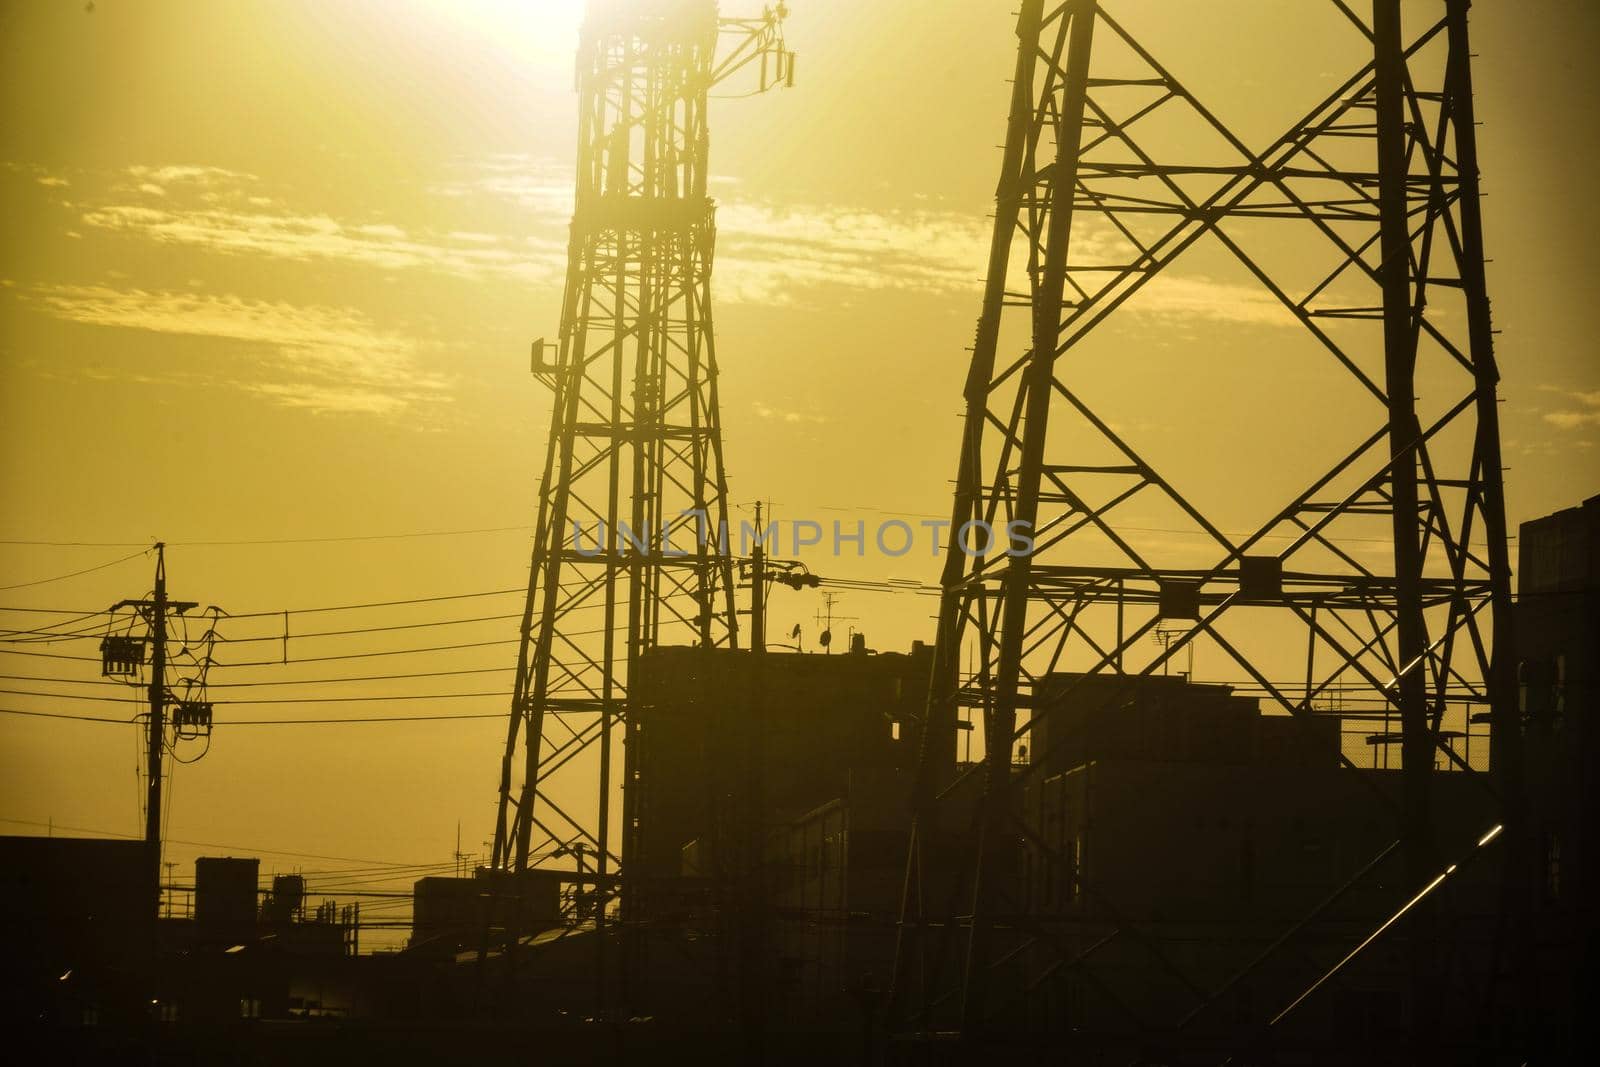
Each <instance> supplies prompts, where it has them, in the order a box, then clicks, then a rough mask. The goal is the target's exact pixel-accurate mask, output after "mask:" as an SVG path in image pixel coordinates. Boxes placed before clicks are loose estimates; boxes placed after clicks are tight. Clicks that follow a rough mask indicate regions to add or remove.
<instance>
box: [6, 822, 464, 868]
mask: <svg viewBox="0 0 1600 1067" xmlns="http://www.w3.org/2000/svg"><path fill="white" fill-rule="evenodd" d="M0 822H4V823H11V824H13V825H16V826H45V827H50V828H53V829H56V830H72V831H74V832H75V833H80V834H101V835H103V836H105V837H125V838H132V839H134V840H138V839H140V838H142V837H143V836H144V835H143V834H125V833H122V832H121V831H119V830H97V829H94V828H92V827H87V826H67V825H66V824H65V823H59V822H39V821H37V820H33V819H9V818H4V817H0ZM167 842H168V843H169V844H173V845H191V846H193V847H196V848H227V849H237V850H239V851H240V852H261V853H266V854H269V855H274V856H297V857H299V858H301V859H313V860H331V861H333V862H335V863H367V864H372V865H374V866H379V867H384V868H390V869H392V868H397V867H431V866H434V865H433V864H428V863H392V862H389V861H387V860H372V859H358V858H356V857H353V856H325V855H321V854H319V853H316V852H289V851H287V850H285V849H281V848H254V847H251V846H250V845H225V844H218V843H217V842H215V841H183V840H180V839H179V838H176V837H169V838H167Z"/></svg>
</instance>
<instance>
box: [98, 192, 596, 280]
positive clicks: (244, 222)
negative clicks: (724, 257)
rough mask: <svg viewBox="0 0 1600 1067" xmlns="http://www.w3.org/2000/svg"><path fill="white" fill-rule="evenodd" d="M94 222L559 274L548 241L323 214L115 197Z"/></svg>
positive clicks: (285, 251) (482, 272) (530, 275)
mask: <svg viewBox="0 0 1600 1067" xmlns="http://www.w3.org/2000/svg"><path fill="white" fill-rule="evenodd" d="M82 221H83V223H84V224H85V225H88V226H93V227H96V228H97V229H100V230H109V231H112V232H117V233H123V234H128V235H132V236H138V237H144V238H147V239H149V240H153V241H157V242H160V243H164V244H180V245H189V246H192V247H198V248H204V249H207V250H210V251H213V252H219V253H224V254H231V255H260V256H269V257H272V258H275V259H285V260H293V261H297V262H308V261H311V260H336V261H343V262H347V263H353V264H357V265H361V266H367V267H375V268H379V269H382V270H430V271H436V272H440V273H444V274H453V275H457V276H460V277H466V278H483V277H486V276H506V277H513V278H519V279H523V280H527V281H541V280H549V279H551V278H554V277H559V276H560V269H561V265H562V263H563V262H564V258H565V246H564V245H562V244H561V243H559V242H554V241H552V242H549V243H547V244H545V245H543V246H534V247H533V248H531V249H530V250H528V251H523V250H520V249H513V248H504V247H493V246H490V245H486V244H485V242H484V241H482V240H481V239H479V238H478V237H477V235H474V236H473V237H472V238H468V239H464V240H463V239H456V240H449V239H444V240H428V239H426V238H417V237H413V236H411V235H410V234H408V233H407V232H406V231H405V230H402V229H401V228H400V227H398V226H394V225H392V224H378V225H348V224H345V223H341V222H339V221H338V220H336V219H333V218H330V217H329V216H327V215H303V214H286V213H272V212H265V211H234V210H228V209H223V208H200V209H187V210H186V209H165V208H154V207H147V206H143V205H134V204H122V205H112V206H108V207H101V208H96V209H93V210H90V211H86V212H85V213H84V214H83V217H82Z"/></svg>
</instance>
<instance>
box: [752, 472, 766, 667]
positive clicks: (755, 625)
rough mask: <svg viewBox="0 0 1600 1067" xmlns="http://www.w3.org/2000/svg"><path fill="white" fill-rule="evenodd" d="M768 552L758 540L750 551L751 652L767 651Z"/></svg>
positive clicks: (758, 508) (758, 504)
mask: <svg viewBox="0 0 1600 1067" xmlns="http://www.w3.org/2000/svg"><path fill="white" fill-rule="evenodd" d="M763 528H764V527H762V525H761V501H759V500H757V501H756V529H757V530H761V529H763ZM766 562H767V550H766V546H765V544H764V542H762V541H761V540H760V539H757V541H756V543H755V547H754V548H752V549H751V550H750V651H752V652H765V651H766V650H767V618H766V616H767V596H766V591H767V568H766Z"/></svg>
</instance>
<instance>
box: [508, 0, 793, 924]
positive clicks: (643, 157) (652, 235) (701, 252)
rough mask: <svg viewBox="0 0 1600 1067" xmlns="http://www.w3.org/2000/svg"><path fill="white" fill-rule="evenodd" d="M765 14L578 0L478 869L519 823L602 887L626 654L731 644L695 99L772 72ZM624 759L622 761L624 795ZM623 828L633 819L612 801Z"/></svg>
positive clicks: (774, 23) (772, 25) (787, 57)
mask: <svg viewBox="0 0 1600 1067" xmlns="http://www.w3.org/2000/svg"><path fill="white" fill-rule="evenodd" d="M783 15H784V11H783V8H782V5H781V4H780V5H779V6H778V7H777V8H776V9H769V10H767V11H766V12H765V13H764V14H763V15H762V16H761V17H759V18H755V19H723V18H719V16H718V12H717V7H716V5H715V4H714V3H712V2H710V0H620V2H600V0H596V2H594V3H592V4H591V5H590V7H589V10H588V11H587V13H586V16H585V21H584V23H583V29H582V33H581V40H580V44H579V53H578V79H577V80H578V95H579V135H578V165H577V175H576V194H575V200H576V203H575V207H574V211H573V217H572V230H571V244H570V250H569V253H568V263H567V279H566V291H565V296H564V299H563V303H562V312H561V323H560V340H559V344H558V345H557V346H555V348H556V353H555V356H554V359H553V361H552V360H547V359H546V358H545V356H544V351H543V349H544V346H543V344H542V343H536V344H535V355H534V364H535V365H534V371H535V373H536V374H537V375H539V376H540V377H541V379H543V380H544V381H546V382H547V383H548V384H549V385H550V386H551V388H552V390H553V392H554V404H553V412H552V415H551V424H550V436H549V443H548V451H547V453H546V455H545V463H544V473H543V479H542V482H541V488H540V492H539V511H538V523H537V532H536V535H535V540H534V548H533V560H532V572H531V574H530V577H529V583H528V600H527V607H526V611H525V614H524V616H523V622H522V644H521V649H520V652H519V654H518V659H517V678H516V685H515V695H514V697H513V700H512V705H511V714H510V719H509V725H508V730H507V734H506V749H505V756H504V758H503V761H502V763H501V768H500V782H499V791H500V799H499V812H498V817H497V820H496V824H495V836H494V856H493V864H494V866H495V867H496V868H497V869H501V870H513V871H520V870H524V869H526V868H527V867H528V866H529V865H530V856H531V855H532V854H533V852H534V843H535V842H534V836H533V835H534V831H535V829H537V830H538V831H539V833H540V834H541V837H540V839H539V843H540V845H541V846H542V845H543V844H544V843H545V842H546V840H547V839H548V841H549V842H553V843H555V844H556V845H557V846H565V848H566V854H569V855H571V854H574V853H576V854H579V855H581V854H582V853H583V852H584V851H587V852H588V853H589V854H591V855H593V856H594V857H595V862H594V865H593V868H592V871H591V872H590V873H591V874H592V876H593V877H595V878H596V879H597V881H596V886H597V896H598V898H599V899H600V900H601V901H603V900H604V899H606V897H607V896H608V895H609V890H608V889H607V888H606V887H607V886H609V885H612V884H614V883H613V882H608V881H607V879H608V875H613V876H614V875H615V872H616V868H617V866H618V865H619V863H620V862H621V857H619V856H618V849H617V848H616V847H615V845H614V842H615V840H616V838H617V837H618V836H619V835H618V834H617V831H616V827H615V826H614V825H613V821H612V803H611V798H612V793H613V786H614V781H613V775H614V768H613V760H614V747H615V737H614V734H615V732H616V729H617V727H618V726H619V724H620V725H622V726H624V727H625V729H627V730H629V731H631V730H632V728H633V727H632V723H631V722H630V721H629V717H628V715H627V709H628V688H627V685H628V678H629V676H630V669H631V667H632V665H633V664H634V663H635V662H636V661H637V659H638V657H639V656H640V655H641V654H643V653H644V652H646V651H648V650H649V649H651V648H652V647H654V646H655V645H656V644H657V643H658V642H660V641H661V640H662V639H663V638H666V639H667V640H672V641H675V642H677V643H684V644H689V643H698V644H699V645H701V646H704V647H708V648H709V647H716V646H721V647H732V646H733V645H734V643H735V640H736V626H735V608H734V585H733V580H732V574H731V571H730V567H731V559H730V558H729V557H728V556H727V554H726V553H725V552H719V547H718V542H717V538H716V537H715V536H714V535H713V536H711V537H709V538H707V537H706V536H704V531H705V529H706V528H707V526H708V525H709V527H710V528H711V529H713V530H714V529H716V528H717V525H718V524H719V523H722V522H725V521H726V510H727V485H726V481H725V476H724V470H723V457H722V427H721V418H720V415H719V413H718V405H717V360H716V353H715V346H714V343H713V337H712V328H711V266H712V253H713V248H714V244H715V226H714V218H713V213H714V207H713V202H712V200H711V198H710V197H709V196H707V194H706V183H707V177H708V171H707V150H708V145H709V133H708V127H707V121H706V110H707V95H708V91H709V90H710V89H711V88H712V86H714V85H716V84H718V83H719V82H721V81H723V80H724V79H726V78H728V77H729V76H730V75H732V74H733V73H734V72H736V71H739V70H742V69H746V68H748V67H749V66H751V65H753V64H758V65H759V67H760V70H761V76H760V85H759V89H760V90H764V89H766V88H768V87H770V86H773V85H778V84H786V83H787V82H788V81H789V80H790V79H791V78H792V75H793V57H792V55H791V54H790V53H788V52H786V51H785V50H784V47H783V38H782V33H781V23H782V18H783ZM596 524H599V527H600V532H599V534H598V535H597V531H596ZM575 527H576V528H581V530H582V538H581V539H580V538H579V537H578V536H577V535H576V531H575ZM624 528H625V531H626V532H624ZM632 538H636V539H638V540H637V542H635V541H633V540H631V539H632ZM639 545H642V546H644V550H642V551H641V550H640V549H639V547H638V546H639ZM664 549H667V551H664ZM563 768H565V769H566V773H567V778H568V781H569V782H570V783H571V788H570V789H569V790H568V791H567V792H566V794H565V795H564V798H563V799H564V800H565V801H566V803H567V804H573V803H574V801H573V799H572V798H573V797H574V796H577V797H579V798H580V799H579V800H578V801H577V803H583V804H585V805H590V804H592V809H591V810H589V811H585V810H578V811H576V812H572V811H568V810H567V808H566V807H565V806H563V804H562V803H560V802H558V801H557V800H556V799H554V798H553V796H552V790H551V785H552V782H553V781H554V779H555V777H556V776H557V775H558V772H561V771H562V770H563ZM631 774H632V772H631V768H630V767H629V765H628V762H627V760H626V759H625V760H624V768H623V774H622V780H623V782H624V783H625V788H624V789H623V796H624V807H625V808H626V807H627V806H628V803H627V801H628V798H629V797H630V796H631V790H629V789H628V788H626V783H628V782H629V781H630V779H631ZM586 794H587V795H586ZM590 797H592V798H593V799H592V800H590V799H589V798H590ZM591 817H593V818H594V820H595V821H594V822H592V823H591V822H589V819H590V818H591ZM623 822H624V824H625V826H631V825H632V818H631V813H629V812H626V811H625V812H624V819H623ZM620 836H621V838H622V845H621V848H620V851H621V852H622V856H624V857H625V856H626V855H627V850H628V845H627V839H628V835H627V833H626V831H624V832H623V833H622V834H621V835H620ZM581 867H582V863H581V862H580V868H581ZM604 911H605V907H604V904H603V903H601V904H599V905H598V906H596V907H595V913H596V915H597V916H599V917H601V918H603V916H604Z"/></svg>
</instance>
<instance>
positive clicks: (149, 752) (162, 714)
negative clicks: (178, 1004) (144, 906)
mask: <svg viewBox="0 0 1600 1067" xmlns="http://www.w3.org/2000/svg"><path fill="white" fill-rule="evenodd" d="M166 549H167V546H166V545H165V544H164V543H163V542H160V541H157V542H156V586H155V594H154V595H153V596H152V597H151V599H149V600H123V601H119V602H118V603H117V604H116V605H114V606H113V607H112V609H111V610H112V611H113V612H116V611H118V610H119V609H121V608H133V609H134V610H135V611H137V612H139V614H140V615H141V616H143V617H144V620H145V623H146V624H147V626H148V627H149V633H150V684H149V686H148V689H147V691H148V694H149V701H150V721H149V723H148V724H147V727H148V729H147V733H146V757H145V764H146V768H147V770H148V771H149V775H150V779H149V782H148V783H147V784H146V787H145V808H144V840H145V844H146V845H147V846H149V849H150V861H149V862H150V888H151V892H152V894H153V899H152V902H151V903H152V905H153V906H154V908H155V914H156V915H160V914H161V775H162V767H161V765H162V760H163V757H164V756H165V754H166V745H167V704H168V701H169V697H170V694H169V693H168V692H167V616H168V615H169V614H172V615H182V614H183V613H184V612H186V611H190V610H192V609H194V608H196V607H199V605H198V604H196V603H193V602H190V601H172V600H168V599H167V556H166ZM108 669H109V668H108Z"/></svg>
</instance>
